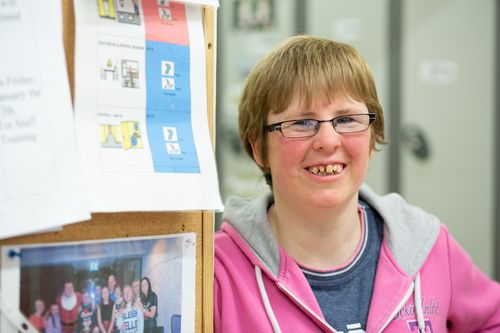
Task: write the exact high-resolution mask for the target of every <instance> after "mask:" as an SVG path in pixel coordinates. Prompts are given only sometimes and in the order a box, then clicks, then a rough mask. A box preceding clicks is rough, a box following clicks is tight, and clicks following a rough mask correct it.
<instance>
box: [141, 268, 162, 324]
mask: <svg viewBox="0 0 500 333" xmlns="http://www.w3.org/2000/svg"><path fill="white" fill-rule="evenodd" d="M141 302H142V305H143V308H144V310H143V313H144V333H153V331H154V329H155V328H156V317H157V316H158V297H157V296H156V294H155V293H154V292H153V290H151V281H149V278H147V277H143V278H142V280H141Z"/></svg>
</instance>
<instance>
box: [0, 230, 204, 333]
mask: <svg viewBox="0 0 500 333" xmlns="http://www.w3.org/2000/svg"><path fill="white" fill-rule="evenodd" d="M1 252H2V253H1V256H2V257H1V260H2V261H1V262H2V269H1V273H0V277H1V286H0V290H1V297H2V298H3V299H4V300H9V305H10V306H12V307H13V308H15V309H19V310H20V311H21V313H22V314H23V315H24V316H25V317H29V316H30V314H31V311H32V308H33V303H34V302H35V300H37V299H41V300H42V301H43V302H44V304H45V308H46V309H50V306H51V305H52V304H57V303H58V302H57V299H58V296H60V295H61V293H62V290H63V288H64V285H65V284H66V283H67V282H71V283H72V285H73V289H74V292H75V293H76V294H78V293H80V295H81V296H83V295H84V294H87V295H88V296H89V297H90V299H91V300H92V302H93V303H94V304H97V303H98V302H99V301H100V297H101V295H102V294H100V293H99V290H101V291H102V288H103V287H105V286H108V280H109V276H110V275H113V276H114V277H115V281H116V285H117V286H119V287H120V290H121V291H122V296H123V294H124V289H125V286H133V283H134V280H139V281H141V282H142V280H143V279H144V278H148V279H149V281H150V283H151V290H152V291H153V292H154V293H155V294H156V296H157V300H158V303H157V311H158V316H157V318H156V325H157V326H158V327H160V326H161V327H163V330H164V332H171V331H172V330H171V325H172V324H173V322H174V321H175V319H172V318H175V317H177V318H180V321H181V332H183V333H190V332H195V305H196V294H195V290H196V234H194V233H182V234H171V235H159V236H154V237H142V238H141V237H136V238H123V239H108V240H98V241H85V242H67V243H52V244H35V245H26V244H23V245H9V246H3V247H2V248H1ZM13 254H14V255H13ZM110 289H111V288H110ZM113 294H114V295H117V293H114V292H113ZM129 319H132V318H129ZM138 320H140V319H138ZM129 324H131V323H129ZM133 325H135V323H132V324H131V325H130V326H133ZM15 331H16V330H15V329H13V327H12V326H11V323H10V322H9V321H7V319H6V318H3V317H2V320H1V322H0V332H7V333H10V332H15ZM122 332H135V331H134V330H133V329H131V330H130V331H128V330H123V331H122Z"/></svg>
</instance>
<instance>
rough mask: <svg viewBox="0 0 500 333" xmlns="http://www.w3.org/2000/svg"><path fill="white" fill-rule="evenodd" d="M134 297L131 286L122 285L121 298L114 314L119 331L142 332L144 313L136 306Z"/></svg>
mask: <svg viewBox="0 0 500 333" xmlns="http://www.w3.org/2000/svg"><path fill="white" fill-rule="evenodd" d="M135 304H136V299H135V297H134V293H133V291H132V287H130V286H129V285H126V286H124V287H123V300H122V303H121V307H120V310H119V311H118V313H117V315H116V326H117V327H118V331H119V332H120V333H143V332H144V315H143V314H142V309H140V308H137V307H136V305H135Z"/></svg>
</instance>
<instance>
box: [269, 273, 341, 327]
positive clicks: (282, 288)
mask: <svg viewBox="0 0 500 333" xmlns="http://www.w3.org/2000/svg"><path fill="white" fill-rule="evenodd" d="M276 284H277V285H278V288H279V289H280V290H281V291H282V292H284V293H285V294H287V295H288V296H289V297H291V298H292V299H293V300H294V301H295V303H296V304H297V305H299V306H300V307H301V308H302V309H303V310H305V311H306V312H307V313H308V314H309V315H311V316H312V317H313V318H314V319H316V321H318V322H319V323H320V324H321V325H323V329H327V330H328V331H329V332H334V333H335V332H337V331H335V329H334V328H333V327H332V326H330V324H328V323H327V322H326V321H325V320H323V319H322V318H321V317H319V316H318V314H317V313H316V312H314V311H313V310H311V309H310V308H309V307H308V306H307V305H306V304H304V302H302V301H301V300H300V299H299V298H298V297H297V296H295V295H294V294H293V293H292V292H291V291H290V290H289V289H288V288H287V287H285V286H284V285H283V284H282V283H281V282H279V281H277V282H276Z"/></svg>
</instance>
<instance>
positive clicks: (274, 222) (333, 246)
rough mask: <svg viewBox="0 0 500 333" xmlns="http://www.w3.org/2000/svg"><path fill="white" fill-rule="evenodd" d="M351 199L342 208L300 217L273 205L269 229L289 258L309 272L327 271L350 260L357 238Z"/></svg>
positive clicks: (358, 230)
mask: <svg viewBox="0 0 500 333" xmlns="http://www.w3.org/2000/svg"><path fill="white" fill-rule="evenodd" d="M354 199H355V200H354ZM354 199H353V200H351V202H350V203H348V204H347V205H345V207H342V208H336V209H335V210H331V211H321V212H320V211H318V210H315V211H314V212H302V214H301V213H300V212H297V211H296V210H293V209H290V208H289V207H281V206H280V205H279V203H276V204H275V205H274V206H273V207H272V208H271V209H270V213H269V221H270V225H271V229H272V231H273V234H274V236H275V237H276V239H277V241H278V243H279V245H280V246H281V247H283V248H284V249H285V250H286V251H287V253H288V254H289V255H290V256H291V257H292V258H294V259H295V260H297V261H298V262H300V263H301V264H303V265H306V266H308V267H311V268H316V269H320V270H327V269H331V268H332V267H335V266H339V265H341V264H343V263H345V262H347V261H348V260H349V259H350V258H351V257H352V255H353V254H354V252H355V251H356V247H357V245H358V243H359V240H360V238H361V226H360V217H359V211H358V201H357V198H354Z"/></svg>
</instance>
